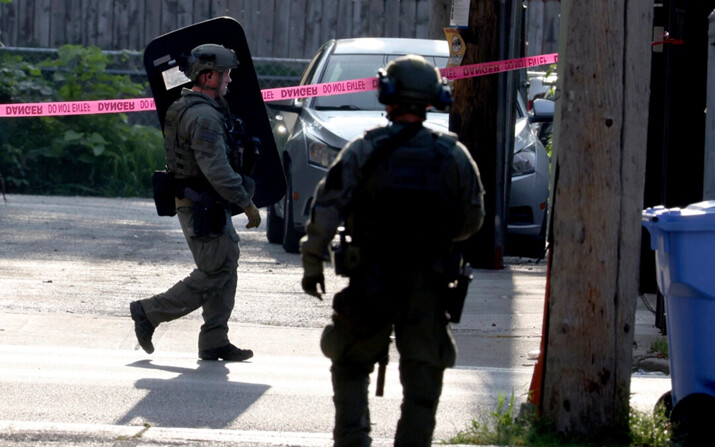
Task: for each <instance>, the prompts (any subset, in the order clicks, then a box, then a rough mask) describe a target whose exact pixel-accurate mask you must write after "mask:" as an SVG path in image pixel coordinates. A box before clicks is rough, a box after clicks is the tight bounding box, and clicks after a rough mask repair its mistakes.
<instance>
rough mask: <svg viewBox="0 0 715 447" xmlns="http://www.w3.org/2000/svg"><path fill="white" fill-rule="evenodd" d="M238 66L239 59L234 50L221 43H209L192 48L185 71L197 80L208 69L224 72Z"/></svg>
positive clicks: (188, 75) (192, 79)
mask: <svg viewBox="0 0 715 447" xmlns="http://www.w3.org/2000/svg"><path fill="white" fill-rule="evenodd" d="M236 67H238V59H237V58H236V53H234V52H233V50H231V49H229V48H226V47H224V46H221V45H216V44H213V43H207V44H204V45H199V46H198V47H196V48H194V49H193V50H191V56H189V59H188V61H187V64H186V67H185V68H184V73H185V74H186V77H187V78H189V79H191V81H192V82H196V80H197V79H198V78H199V75H200V74H201V73H203V72H204V71H207V70H215V71H218V72H219V73H223V72H224V71H226V70H230V69H232V68H236Z"/></svg>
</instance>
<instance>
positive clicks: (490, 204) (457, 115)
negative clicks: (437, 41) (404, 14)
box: [449, 0, 504, 269]
mask: <svg viewBox="0 0 715 447" xmlns="http://www.w3.org/2000/svg"><path fill="white" fill-rule="evenodd" d="M459 33H460V35H461V36H462V38H463V39H464V41H465V42H466V45H467V49H466V52H465V54H464V59H463V60H462V65H470V64H476V63H481V62H491V61H496V60H498V58H499V57H498V56H499V44H498V11H497V2H496V1H494V0H471V2H470V9H469V28H468V29H461V30H459ZM498 91H499V78H498V77H497V76H495V75H490V76H478V77H474V78H467V79H460V80H457V81H455V82H454V104H453V105H452V110H451V112H450V115H449V128H450V130H452V131H453V132H456V133H457V135H458V136H459V141H461V142H462V143H463V144H464V145H465V146H466V147H467V148H468V149H469V152H470V153H471V154H472V157H473V158H474V160H475V161H476V162H477V165H478V166H479V170H480V174H481V177H482V183H483V184H484V188H485V189H486V194H485V196H484V202H485V210H486V218H485V220H484V224H483V225H482V229H481V230H479V232H478V233H477V234H475V235H474V236H472V237H471V238H470V239H469V240H468V241H467V242H466V243H465V247H464V254H465V258H466V259H467V260H468V261H469V262H471V263H472V265H473V266H475V267H479V268H488V269H493V268H502V267H503V260H502V256H503V251H504V241H503V238H501V240H499V241H497V240H495V232H496V230H497V225H499V224H503V222H496V221H497V220H500V219H499V218H498V217H497V213H496V212H495V203H496V202H495V198H496V197H497V195H498V194H501V191H497V180H496V179H497V176H496V174H497V168H496V166H497V156H496V155H497V152H496V146H497V113H496V112H497V107H498ZM502 217H503V216H502Z"/></svg>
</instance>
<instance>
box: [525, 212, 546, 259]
mask: <svg viewBox="0 0 715 447" xmlns="http://www.w3.org/2000/svg"><path fill="white" fill-rule="evenodd" d="M547 216H548V213H544V220H543V221H542V222H541V231H540V232H539V236H537V237H536V239H533V240H531V241H529V242H528V243H527V247H526V251H527V254H526V256H527V257H529V258H536V259H542V258H543V257H544V255H545V254H546V225H547V220H546V219H547Z"/></svg>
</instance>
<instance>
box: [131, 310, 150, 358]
mask: <svg viewBox="0 0 715 447" xmlns="http://www.w3.org/2000/svg"><path fill="white" fill-rule="evenodd" d="M129 312H130V313H131V314H132V320H134V333H135V334H136V336H137V341H138V342H139V346H141V347H142V349H143V350H144V351H145V352H146V353H147V354H151V353H152V352H154V344H153V343H152V342H151V336H152V335H154V325H153V324H151V322H150V321H149V319H148V318H147V317H146V314H145V313H144V308H143V307H142V305H141V303H140V302H139V301H132V302H131V303H129Z"/></svg>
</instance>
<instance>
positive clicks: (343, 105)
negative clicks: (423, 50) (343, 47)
mask: <svg viewBox="0 0 715 447" xmlns="http://www.w3.org/2000/svg"><path fill="white" fill-rule="evenodd" d="M398 57H400V55H384V54H333V55H332V56H331V57H330V60H329V61H328V63H327V65H326V67H325V70H324V71H323V74H322V76H321V78H320V80H319V82H320V83H325V82H337V81H348V80H351V79H363V78H372V77H374V76H376V75H377V70H378V69H379V68H382V67H384V66H385V65H386V64H387V62H389V61H391V60H393V59H396V58H398ZM426 59H427V60H428V61H430V62H431V63H433V64H434V65H435V66H437V67H438V68H444V67H445V66H446V65H447V58H446V57H434V56H428V57H426ZM313 107H314V108H315V109H317V110H333V109H338V110H342V109H344V110H384V109H385V106H384V105H382V104H380V103H379V102H378V100H377V93H376V92H375V91H368V92H360V93H347V94H342V95H333V96H321V97H318V98H315V101H314V102H313Z"/></svg>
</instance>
